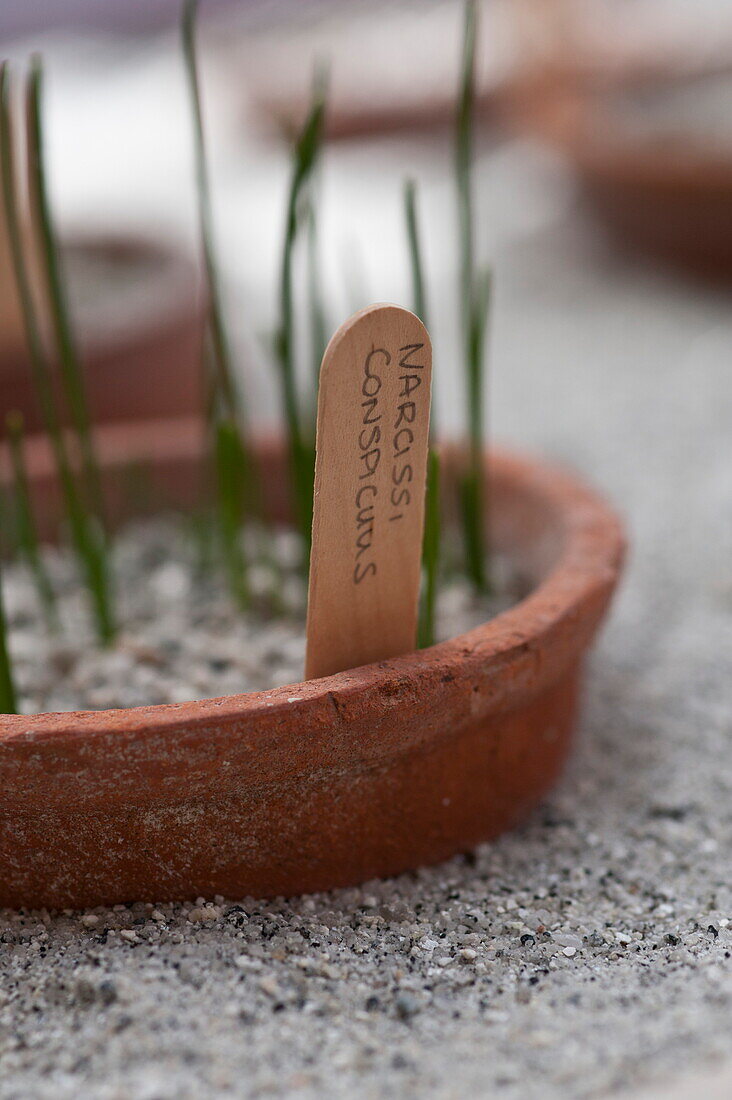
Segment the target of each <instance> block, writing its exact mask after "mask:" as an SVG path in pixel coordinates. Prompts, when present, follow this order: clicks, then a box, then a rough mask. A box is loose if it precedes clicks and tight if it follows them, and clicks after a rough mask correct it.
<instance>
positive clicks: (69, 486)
mask: <svg viewBox="0 0 732 1100" xmlns="http://www.w3.org/2000/svg"><path fill="white" fill-rule="evenodd" d="M40 90H41V71H40V66H39V64H38V63H37V62H36V63H34V67H33V70H32V72H31V74H30V76H29V80H28V84H27V87H26V95H25V113H24V116H23V117H24V119H25V122H26V130H27V135H26V141H27V148H28V157H27V169H28V193H29V195H30V199H31V219H32V222H35V223H36V224H38V225H40V228H41V255H40V259H41V274H42V277H43V282H44V284H45V287H46V289H47V290H48V292H49V304H50V310H51V315H52V322H53V329H54V337H55V341H56V344H57V346H56V347H55V348H54V353H55V354H57V355H58V358H59V360H60V361H61V362H62V374H63V379H64V382H65V385H66V386H67V388H68V387H69V385H70V386H71V389H72V390H74V387H76V386H78V389H77V390H75V391H74V392H76V393H77V397H78V394H79V393H81V394H82V402H83V388H82V383H81V375H80V373H79V374H78V378H72V375H73V374H74V372H78V371H79V364H78V360H76V359H75V352H74V345H73V339H72V337H71V327H70V322H69V318H68V313H67V312H66V303H65V299H64V297H63V294H62V293H56V291H55V290H54V287H56V289H57V290H58V288H59V287H61V285H62V281H63V280H62V279H61V276H60V274H59V272H60V267H59V259H58V252H57V245H56V239H55V234H54V232H53V228H52V224H51V216H50V208H49V205H48V197H47V194H46V185H45V172H44V167H43V148H42V133H41V122H40ZM12 106H13V105H12V102H11V74H10V70H9V68H8V64H7V62H4V63H3V64H2V66H0V171H1V175H2V197H3V203H2V205H3V208H4V213H5V218H6V222H7V230H8V240H9V244H10V252H11V257H12V263H13V272H14V275H15V280H16V284H17V289H18V297H19V299H20V303H21V309H22V314H23V322H24V327H25V334H26V341H27V345H28V352H29V356H30V362H31V369H32V372H33V378H34V384H35V389H36V394H37V397H38V400H39V404H40V407H41V412H42V415H43V420H44V425H45V428H46V432H47V434H48V437H49V440H50V442H51V448H52V452H53V457H54V461H55V464H56V471H57V474H58V478H59V484H60V486H61V493H62V499H63V503H64V509H65V513H66V519H67V521H68V524H69V528H70V532H71V539H72V543H73V546H74V550H75V552H76V555H77V558H78V561H79V564H80V567H81V571H82V575H83V576H84V579H85V582H86V585H87V589H88V591H89V596H90V600H91V604H92V611H93V615H94V621H95V625H96V629H97V634H98V636H99V639H100V641H101V642H102V643H103V644H108V643H109V642H111V640H112V638H113V636H114V632H115V622H114V615H113V610H112V595H111V583H110V572H109V562H108V553H107V544H106V539H105V537H104V533H103V528H102V525H101V516H100V515H99V513H98V512H96V513H95V507H94V504H95V499H97V493H98V485H99V482H98V475H97V473H96V468H95V467H94V465H93V450H92V448H91V436H90V433H88V421H87V422H86V429H85V428H84V427H83V426H82V428H81V430H79V426H78V423H77V418H78V417H79V415H80V412H81V411H82V410H83V409H84V408H85V406H84V405H83V403H82V404H79V403H78V401H77V400H76V399H75V398H74V397H69V403H70V404H71V406H72V410H73V409H74V403H75V402H76V409H75V411H74V412H73V414H72V419H73V422H74V426H75V429H76V430H75V433H74V434H75V436H76V439H75V443H76V447H77V449H78V451H79V453H81V455H82V463H83V466H84V469H85V471H86V477H82V479H81V481H79V480H77V477H76V471H75V469H74V464H73V462H72V460H71V457H70V451H69V442H68V437H67V433H66V431H65V430H64V426H63V417H62V412H61V410H60V408H59V403H58V401H57V398H56V390H55V386H54V379H53V370H52V359H51V356H50V355H49V353H48V351H47V349H46V347H45V344H44V340H43V338H42V336H41V326H40V324H39V319H38V311H37V307H36V302H35V300H34V295H33V290H32V285H31V276H30V267H29V264H28V262H27V260H28V257H27V255H26V249H25V246H24V240H23V231H22V225H21V209H22V205H21V194H22V191H21V186H20V177H19V173H18V167H17V156H16V143H15V132H14V118H13V110H12ZM60 331H65V334H66V336H65V338H64V341H65V342H64V345H63V346H62V344H61V340H60V339H59V332H60ZM69 349H71V351H70V350H69ZM85 431H86V437H85ZM90 464H91V465H90ZM95 486H96V488H95ZM98 499H99V501H100V500H101V494H99V498H98Z"/></svg>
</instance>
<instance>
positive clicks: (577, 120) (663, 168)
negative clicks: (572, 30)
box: [504, 73, 732, 280]
mask: <svg viewBox="0 0 732 1100" xmlns="http://www.w3.org/2000/svg"><path fill="white" fill-rule="evenodd" d="M686 79H688V80H689V83H692V82H696V81H699V80H702V79H703V77H702V76H700V75H699V74H694V75H693V80H692V78H686V77H685V78H684V80H686ZM684 80H682V79H681V78H678V79H671V78H668V77H667V78H666V79H663V78H661V77H660V76H658V75H656V77H655V78H654V79H651V78H648V79H640V78H639V77H638V75H637V74H635V76H634V79H633V80H632V81H631V80H630V79H628V81H627V82H626V83H619V84H617V85H616V86H615V87H607V86H602V84H601V83H598V85H596V86H594V87H593V86H592V84H591V83H590V82H589V81H584V82H582V81H580V80H571V79H568V78H567V75H566V74H563V75H561V76H560V75H558V74H557V73H554V75H553V76H552V74H544V79H543V80H539V79H537V80H535V81H531V80H529V81H527V82H523V83H520V82H517V83H516V84H515V85H514V87H513V90H512V93H511V94H510V96H508V97H507V99H506V101H505V104H504V105H505V107H506V110H507V113H508V115H509V117H510V119H511V121H512V122H513V124H514V125H516V124H518V126H519V127H520V128H521V129H524V130H530V131H531V132H532V133H533V134H535V135H536V136H538V137H539V138H540V139H543V140H545V141H548V142H549V143H550V144H553V145H554V146H556V147H557V148H558V149H559V150H560V151H561V152H562V153H563V154H564V155H565V156H566V158H567V159H568V161H569V162H570V163H571V165H572V167H573V169H574V171H575V173H576V175H577V178H578V179H579V181H580V183H581V186H582V189H583V191H584V194H585V196H586V197H587V199H588V200H589V203H590V204H591V206H592V208H593V209H594V210H595V212H596V213H597V214H598V215H599V216H600V217H601V218H602V220H603V221H604V223H605V224H606V225H607V227H608V228H609V229H610V230H611V231H612V232H613V233H614V234H615V235H616V236H617V237H618V238H619V239H620V240H622V241H623V242H624V243H625V244H626V245H630V246H631V247H633V248H635V249H641V250H643V251H645V252H647V253H650V254H653V255H655V256H658V257H661V258H662V259H663V260H664V261H667V262H670V263H672V264H674V265H676V266H679V267H683V268H685V269H688V270H689V271H692V272H694V273H696V274H699V275H702V276H706V277H711V278H714V279H721V280H727V279H731V278H732V146H728V148H727V150H725V149H724V147H723V145H721V144H720V146H719V147H715V146H714V145H712V144H711V143H710V142H702V141H701V140H699V139H697V138H696V136H695V135H694V133H693V132H692V131H689V132H685V131H684V130H683V128H682V127H680V128H679V129H678V130H677V132H675V133H674V134H673V136H672V137H663V135H662V134H658V135H654V134H653V133H652V131H651V130H650V129H648V130H647V131H646V132H645V133H643V131H642V127H638V126H637V125H635V124H634V121H635V122H638V121H640V118H641V117H642V111H639V114H638V117H637V118H636V119H635V120H634V119H633V114H632V111H629V110H628V108H627V102H628V101H630V102H632V100H633V98H634V97H635V96H637V97H638V100H639V102H642V100H643V99H644V98H646V97H650V98H654V97H661V96H662V95H663V90H664V88H665V87H668V89H669V93H671V92H672V91H673V92H676V93H678V90H679V87H680V86H681V87H683V84H684Z"/></svg>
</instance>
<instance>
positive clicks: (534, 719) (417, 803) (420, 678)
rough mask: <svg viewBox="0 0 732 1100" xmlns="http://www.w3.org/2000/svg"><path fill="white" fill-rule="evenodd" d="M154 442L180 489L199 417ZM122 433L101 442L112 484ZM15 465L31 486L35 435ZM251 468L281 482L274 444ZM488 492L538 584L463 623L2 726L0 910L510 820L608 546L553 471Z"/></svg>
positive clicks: (540, 766)
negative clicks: (377, 647) (439, 634)
mask: <svg viewBox="0 0 732 1100" xmlns="http://www.w3.org/2000/svg"><path fill="white" fill-rule="evenodd" d="M152 436H154V438H155V441H156V453H155V464H154V468H155V470H156V471H157V472H159V473H161V474H162V477H163V481H164V482H165V483H166V484H167V485H168V488H169V489H170V490H171V492H176V493H177V495H178V498H179V499H182V498H183V497H184V496H185V494H186V493H188V494H189V495H190V493H191V491H192V489H193V488H194V482H195V478H194V475H195V474H196V473H197V471H198V467H199V459H200V440H199V439H198V437H197V435H196V432H195V429H194V428H193V427H192V426H191V425H190V424H187V425H186V424H181V425H179V426H178V428H174V427H173V426H172V425H169V426H168V429H167V431H162V430H161V429H159V428H158V429H157V430H155V429H154V428H148V429H144V428H139V427H138V429H137V433H136V435H135V436H134V444H135V446H140V447H142V445H143V443H145V442H147V443H149V438H150V437H152ZM143 437H144V438H143ZM115 439H116V449H115V445H114V443H115ZM105 440H106V441H105ZM132 441H133V436H132V435H131V434H128V435H127V437H126V442H125V437H124V435H123V434H118V435H117V436H115V434H114V432H111V433H110V432H108V433H107V435H106V437H104V436H103V437H102V439H101V440H100V443H101V446H102V452H103V453H104V455H105V457H106V473H107V475H108V478H109V481H110V484H111V485H112V486H113V485H114V481H115V471H116V472H117V473H118V472H119V469H120V468H121V467H122V466H123V465H124V463H125V462H127V463H128V462H129V458H130V454H129V450H130V447H131V446H132ZM33 459H34V464H35V465H34V472H35V474H36V477H37V478H38V479H39V480H38V483H39V484H42V483H43V461H44V457H43V448H42V446H39V447H37V448H36V450H35V452H34V454H33ZM261 461H262V462H263V465H264V466H265V468H266V470H267V472H268V474H269V477H270V479H271V483H272V485H273V488H276V487H277V486H279V490H280V492H281V489H282V478H281V471H282V455H281V451H280V450H279V449H278V448H277V447H276V446H273V445H271V444H269V445H267V446H264V447H263V448H262V452H261ZM46 476H47V472H46ZM492 490H493V501H494V513H493V528H494V532H493V533H494V538H495V540H496V542H497V544H499V545H501V546H502V547H504V548H505V549H507V550H509V551H510V552H511V553H512V554H513V555H514V556H515V558H516V560H517V562H518V563H519V564H520V567H521V568H522V569H523V570H525V571H526V572H527V573H528V575H529V576H530V577H531V578H532V581H533V582H534V585H535V587H534V588H533V590H532V592H531V594H530V596H529V597H528V598H527V599H525V600H523V601H522V602H521V603H520V604H518V605H517V606H516V607H514V608H512V609H511V610H509V611H507V612H505V613H504V614H502V615H499V616H498V617H497V618H496V619H495V620H493V621H492V622H490V623H488V624H486V625H484V626H481V627H479V628H477V629H475V630H472V631H470V632H469V633H467V634H464V635H462V636H460V637H457V638H454V639H452V640H451V641H449V642H446V643H444V644H441V645H438V646H435V647H433V648H432V649H429V650H425V651H422V652H419V653H415V654H412V655H409V656H406V657H402V658H398V659H395V660H390V661H386V662H383V663H380V664H378V665H371V666H366V667H364V668H360V669H354V670H352V671H349V672H345V673H340V674H338V675H336V676H331V677H328V678H325V679H322V680H314V681H310V682H307V683H301V684H293V685H290V686H288V687H285V688H279V689H275V690H272V691H266V692H256V693H252V694H248V695H241V696H234V697H229V698H223V699H214V700H207V701H202V702H195V703H185V704H179V705H166V706H157V707H144V708H137V709H131V710H127V711H107V712H84V713H74V714H55V715H53V714H46V715H38V716H33V717H15V716H6V717H5V718H3V719H2V722H1V723H0V790H2V792H3V797H2V802H1V803H0V905H7V906H19V905H26V906H49V907H62V906H82V905H95V904H100V903H112V902H119V901H124V900H131V899H143V900H144V899H153V898H159V897H188V896H191V897H192V896H196V895H199V894H203V895H210V894H214V893H219V894H224V895H230V896H231V895H235V896H241V895H244V894H251V895H272V894H284V895H288V894H294V893H299V892H302V891H311V890H316V889H323V888H326V887H332V886H337V885H344V884H347V883H354V882H357V881H360V880H364V879H367V878H370V877H374V876H379V875H385V874H391V873H395V872H398V871H401V870H404V869H406V868H409V867H413V866H417V865H419V864H423V863H428V862H434V861H437V860H440V859H443V858H445V857H446V856H448V855H450V854H451V853H454V852H456V851H460V850H461V849H463V848H469V847H470V846H472V845H474V844H476V843H477V842H478V841H481V840H484V839H487V838H489V837H491V836H494V835H495V834H497V833H498V832H500V831H501V830H502V829H505V828H507V827H509V826H511V825H512V824H513V823H514V822H515V821H517V820H518V819H519V818H520V817H521V816H522V815H523V814H524V813H525V812H526V811H527V810H528V808H529V807H530V806H532V805H533V804H534V803H535V802H536V801H537V799H538V798H540V796H541V795H542V793H543V792H544V791H545V790H546V789H547V787H548V786H549V785H550V784H551V783H552V782H553V780H554V779H555V777H556V775H557V773H558V771H559V770H560V768H561V766H562V763H563V761H564V758H565V756H566V753H567V751H568V747H569V743H570V738H571V733H572V728H573V724H574V719H575V713H576V703H577V694H578V687H579V681H580V676H581V666H582V659H583V657H584V654H585V652H586V650H587V647H588V646H589V644H590V642H591V641H592V638H593V635H594V633H595V631H596V629H597V627H598V625H599V623H600V620H601V619H602V616H603V614H604V612H605V610H606V608H607V605H608V602H609V599H610V596H611V594H612V591H613V589H614V587H615V584H616V581H617V578H618V573H619V569H620V565H621V560H622V552H623V538H622V533H621V530H620V527H619V524H618V521H617V519H616V518H615V516H614V515H613V513H612V512H611V511H610V509H609V508H608V507H607V506H606V505H605V504H604V503H603V501H602V500H600V499H599V498H598V497H597V496H595V495H594V494H593V493H592V492H590V491H589V490H588V489H586V488H584V487H583V486H582V485H581V484H579V483H578V482H577V481H576V480H575V479H574V478H572V477H571V476H569V475H567V474H564V473H562V472H559V471H557V470H556V469H552V468H548V467H544V466H542V465H540V464H537V463H536V462H533V461H529V460H522V459H519V458H515V457H509V456H506V455H502V454H499V455H495V456H494V457H493V462H492ZM46 499H47V501H48V504H49V507H51V506H52V503H53V502H52V498H51V496H50V493H49V494H48V495H47V498H46ZM273 499H274V506H275V510H276V511H278V512H279V511H280V507H281V504H282V501H283V497H282V496H280V497H279V498H278V497H277V494H276V493H275V494H273Z"/></svg>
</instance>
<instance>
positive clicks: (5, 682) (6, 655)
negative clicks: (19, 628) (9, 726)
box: [0, 574, 18, 714]
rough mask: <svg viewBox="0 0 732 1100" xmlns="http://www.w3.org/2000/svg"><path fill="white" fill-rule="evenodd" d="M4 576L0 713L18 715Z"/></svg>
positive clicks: (0, 603) (0, 595)
mask: <svg viewBox="0 0 732 1100" xmlns="http://www.w3.org/2000/svg"><path fill="white" fill-rule="evenodd" d="M2 587H3V586H2V575H1V574H0V712H1V713H3V714H17V713H18V701H17V697H16V694H15V684H14V682H13V671H12V667H11V663H10V651H9V649H8V624H7V620H6V618H5V601H4V600H3V593H2Z"/></svg>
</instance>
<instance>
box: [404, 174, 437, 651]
mask: <svg viewBox="0 0 732 1100" xmlns="http://www.w3.org/2000/svg"><path fill="white" fill-rule="evenodd" d="M404 214H405V221H406V227H407V244H408V247H409V263H410V268H411V272H412V300H413V310H414V312H415V313H416V314H417V316H418V317H419V319H420V321H421V322H422V324H423V325H424V326H425V327H427V298H426V293H425V282H424V269H423V264H422V249H421V247H420V238H419V226H418V221H417V185H416V184H415V182H414V180H407V181H406V182H405V184H404ZM439 478H440V460H439V456H438V454H437V451H436V450H435V447H434V428H433V424H432V422H431V423H430V451H429V455H428V459H427V490H426V495H425V511H424V538H423V542H422V569H423V572H424V587H423V590H422V599H421V602H420V610H419V630H418V644H419V646H420V648H421V649H424V648H425V647H426V646H430V645H434V643H435V601H436V599H437V585H438V576H439V570H440V482H439Z"/></svg>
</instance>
